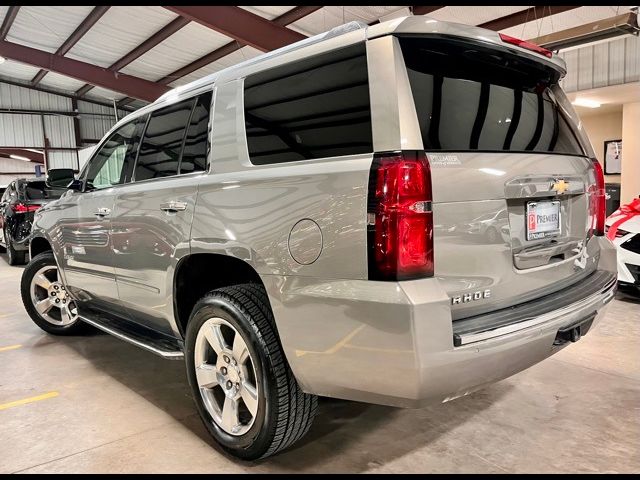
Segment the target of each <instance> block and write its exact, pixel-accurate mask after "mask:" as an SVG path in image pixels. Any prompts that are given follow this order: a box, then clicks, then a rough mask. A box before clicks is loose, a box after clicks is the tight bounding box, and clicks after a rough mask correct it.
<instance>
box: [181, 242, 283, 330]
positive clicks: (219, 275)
mask: <svg viewBox="0 0 640 480" xmlns="http://www.w3.org/2000/svg"><path fill="white" fill-rule="evenodd" d="M247 283H249V284H257V285H260V286H262V287H263V288H264V283H263V282H262V279H261V278H260V275H259V274H258V272H257V271H256V270H255V269H254V268H253V266H251V265H250V264H249V263H248V262H246V261H244V260H241V259H239V258H237V257H231V256H229V255H221V254H216V253H195V254H191V255H188V256H187V257H185V258H183V259H181V260H180V262H179V263H178V266H177V267H176V271H175V275H174V280H173V303H174V315H175V320H176V324H177V325H178V328H179V330H180V334H181V335H182V336H183V338H184V336H185V333H186V331H187V330H186V329H187V323H188V322H189V316H190V315H191V311H192V310H193V307H194V306H195V305H196V303H197V302H198V301H199V300H200V299H201V298H202V297H203V296H204V295H206V294H207V293H209V292H211V291H212V290H215V289H218V288H223V287H231V286H234V285H241V284H247ZM269 307H271V305H269ZM274 327H275V326H274Z"/></svg>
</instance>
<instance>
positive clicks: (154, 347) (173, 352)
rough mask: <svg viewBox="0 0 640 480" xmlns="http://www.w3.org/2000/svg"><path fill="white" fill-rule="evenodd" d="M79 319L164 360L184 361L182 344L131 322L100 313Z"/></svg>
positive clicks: (82, 316)
mask: <svg viewBox="0 0 640 480" xmlns="http://www.w3.org/2000/svg"><path fill="white" fill-rule="evenodd" d="M92 313H93V312H92ZM79 317H80V320H82V321H83V322H86V323H88V324H89V325H93V326H94V327H96V328H98V329H100V330H102V331H103V332H106V333H108V334H110V335H113V336H114V337H117V338H119V339H120V340H124V341H125V342H128V343H131V344H133V345H135V346H136V347H140V348H143V349H145V350H147V351H149V352H151V353H155V354H156V355H159V356H161V357H162V358H166V359H168V360H182V359H183V358H184V353H183V352H182V342H180V341H179V340H177V339H172V338H171V337H168V336H166V335H163V334H161V333H158V332H156V331H154V330H151V329H149V328H146V327H143V326H140V325H137V324H135V323H131V322H126V323H125V322H124V321H116V320H113V319H111V318H109V317H107V316H106V315H100V314H98V313H96V314H93V315H92V317H91V318H89V317H88V316H87V315H86V314H83V315H80V316H79Z"/></svg>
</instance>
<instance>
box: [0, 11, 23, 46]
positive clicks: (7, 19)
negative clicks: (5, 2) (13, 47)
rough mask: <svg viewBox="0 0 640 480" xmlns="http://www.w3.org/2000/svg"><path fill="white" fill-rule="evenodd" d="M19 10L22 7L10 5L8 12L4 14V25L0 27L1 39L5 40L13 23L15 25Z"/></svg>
mask: <svg viewBox="0 0 640 480" xmlns="http://www.w3.org/2000/svg"><path fill="white" fill-rule="evenodd" d="M18 10H20V7H16V6H15V5H14V6H12V7H9V9H8V10H7V14H6V15H5V16H4V20H3V22H2V26H1V27H0V40H4V39H5V38H6V37H7V34H8V33H9V30H11V25H13V21H14V20H15V19H16V15H18Z"/></svg>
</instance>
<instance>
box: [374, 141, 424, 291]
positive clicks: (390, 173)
mask: <svg viewBox="0 0 640 480" xmlns="http://www.w3.org/2000/svg"><path fill="white" fill-rule="evenodd" d="M431 200H432V194H431V169H430V167H429V162H428V160H427V157H426V155H425V153H424V152H398V153H389V154H379V155H376V156H375V158H374V161H373V165H372V167H371V173H370V177H369V202H368V209H367V213H368V215H367V218H368V244H369V278H370V279H371V280H407V279H412V278H421V277H430V276H433V213H432V211H431Z"/></svg>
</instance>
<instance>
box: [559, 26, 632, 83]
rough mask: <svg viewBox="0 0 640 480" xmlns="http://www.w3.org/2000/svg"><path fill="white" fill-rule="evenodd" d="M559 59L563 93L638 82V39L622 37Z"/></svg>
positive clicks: (580, 49)
mask: <svg viewBox="0 0 640 480" xmlns="http://www.w3.org/2000/svg"><path fill="white" fill-rule="evenodd" d="M560 56H561V57H562V58H564V61H565V62H566V63H567V76H566V77H565V78H564V80H563V81H562V88H563V89H564V90H565V91H566V92H575V91H577V90H589V89H591V88H598V87H608V86H609V85H619V84H622V83H632V82H637V81H640V37H634V36H626V37H622V38H617V39H615V40H611V41H608V42H604V43H597V44H595V45H586V46H584V47H579V48H575V49H572V50H568V51H566V52H560Z"/></svg>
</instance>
